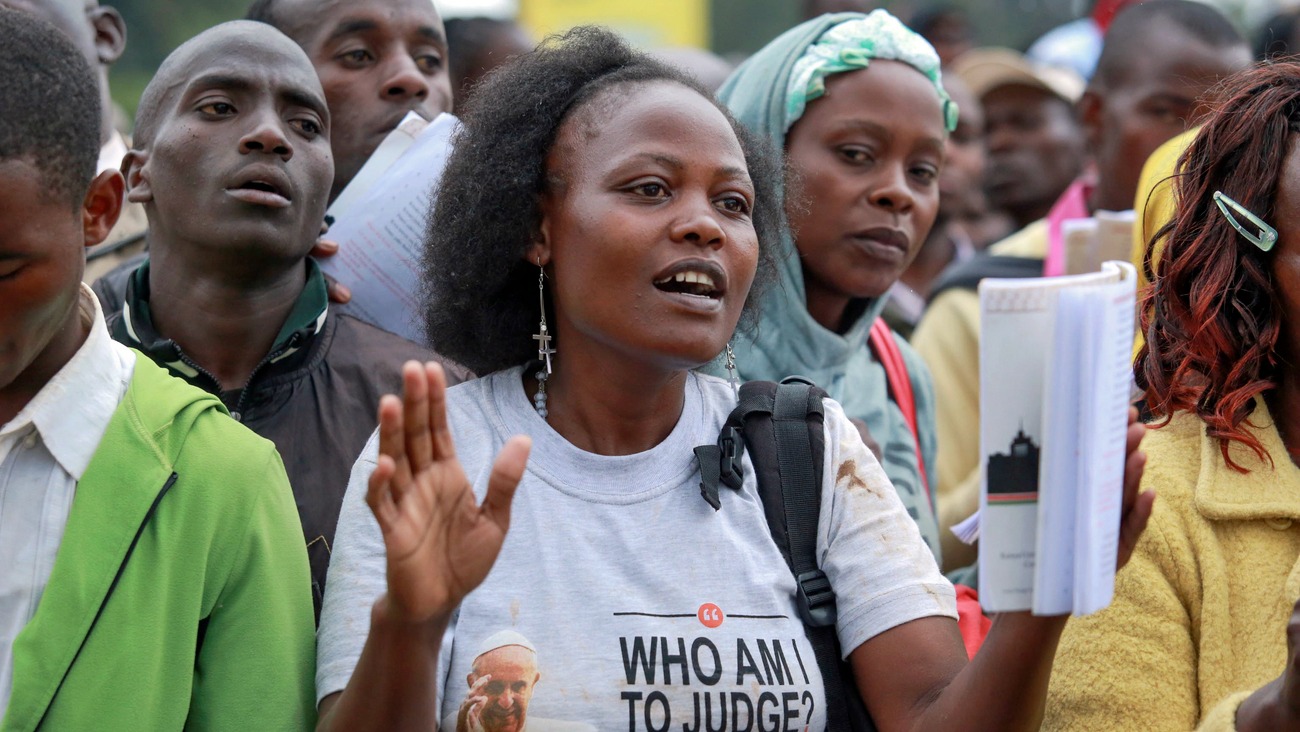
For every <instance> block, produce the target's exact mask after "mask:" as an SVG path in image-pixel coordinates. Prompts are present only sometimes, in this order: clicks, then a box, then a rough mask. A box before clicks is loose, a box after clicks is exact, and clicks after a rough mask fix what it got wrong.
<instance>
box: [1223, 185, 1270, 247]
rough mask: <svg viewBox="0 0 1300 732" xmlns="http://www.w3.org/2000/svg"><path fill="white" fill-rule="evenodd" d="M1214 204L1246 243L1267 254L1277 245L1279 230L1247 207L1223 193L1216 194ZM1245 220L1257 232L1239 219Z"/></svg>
mask: <svg viewBox="0 0 1300 732" xmlns="http://www.w3.org/2000/svg"><path fill="white" fill-rule="evenodd" d="M1214 203H1215V205H1217V206H1218V207H1219V210H1220V211H1222V212H1223V217H1224V218H1226V219H1227V220H1228V224H1229V225H1230V226H1232V228H1234V229H1236V230H1237V233H1238V234H1241V235H1242V236H1243V237H1244V238H1245V239H1246V241H1248V242H1250V243H1251V244H1254V245H1255V246H1257V247H1259V249H1260V251H1264V252H1267V251H1269V250H1270V249H1272V248H1273V245H1274V244H1276V243H1277V229H1274V228H1273V227H1272V226H1269V225H1268V224H1266V223H1264V220H1263V219H1261V218H1260V217H1258V216H1256V215H1255V214H1253V213H1251V212H1250V210H1249V209H1247V208H1246V207H1245V206H1243V205H1241V204H1240V203H1237V202H1236V201H1234V200H1232V199H1231V198H1228V197H1227V196H1225V195H1223V191H1215V192H1214ZM1238 216H1240V217H1241V218H1244V219H1245V220H1246V221H1247V222H1248V223H1249V224H1250V225H1251V226H1253V227H1255V229H1256V231H1252V230H1251V229H1250V228H1249V227H1247V225H1246V224H1243V223H1242V222H1241V221H1240V220H1239V219H1238V218H1237V217H1238Z"/></svg>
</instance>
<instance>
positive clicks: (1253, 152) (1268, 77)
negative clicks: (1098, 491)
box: [1135, 63, 1300, 472]
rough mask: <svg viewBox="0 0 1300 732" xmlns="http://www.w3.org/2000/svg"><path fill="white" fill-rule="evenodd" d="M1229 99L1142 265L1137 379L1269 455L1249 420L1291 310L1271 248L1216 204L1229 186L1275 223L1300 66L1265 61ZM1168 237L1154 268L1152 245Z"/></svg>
mask: <svg viewBox="0 0 1300 732" xmlns="http://www.w3.org/2000/svg"><path fill="white" fill-rule="evenodd" d="M1223 91H1224V93H1223V96H1222V98H1224V99H1226V101H1225V102H1224V103H1223V105H1222V106H1221V107H1220V108H1219V109H1218V110H1217V111H1216V112H1215V113H1214V114H1213V115H1212V116H1211V117H1210V118H1209V119H1208V120H1207V122H1206V124H1205V126H1204V127H1203V128H1202V129H1201V132H1200V133H1199V134H1198V135H1197V137H1196V140H1195V141H1194V142H1193V143H1192V145H1191V147H1189V148H1188V150H1187V152H1186V153H1184V154H1183V157H1182V158H1181V159H1179V161H1178V170H1179V173H1178V174H1177V176H1176V181H1175V191H1176V200H1177V201H1178V202H1179V205H1178V209H1177V212H1176V213H1175V215H1174V219H1173V220H1172V221H1170V222H1169V223H1167V224H1165V226H1163V227H1162V228H1161V229H1160V231H1158V232H1156V235H1155V236H1154V237H1153V238H1152V240H1151V242H1149V243H1148V244H1147V251H1146V257H1145V260H1144V263H1143V268H1144V269H1145V270H1146V273H1147V277H1148V278H1150V280H1151V281H1152V282H1153V283H1154V284H1153V285H1152V288H1151V291H1150V293H1149V294H1148V296H1147V297H1146V298H1144V300H1143V303H1142V313H1141V316H1142V321H1141V322H1142V329H1143V331H1144V332H1145V334H1146V343H1145V344H1144V345H1143V346H1142V349H1141V350H1140V351H1139V352H1138V360H1137V365H1136V368H1135V376H1136V379H1137V383H1138V386H1139V388H1141V389H1143V390H1144V391H1145V392H1146V399H1147V405H1148V407H1149V408H1150V409H1151V411H1152V412H1153V413H1154V414H1155V415H1157V416H1159V417H1162V418H1163V422H1162V423H1161V424H1162V425H1163V424H1168V422H1169V419H1170V418H1171V417H1172V416H1173V415H1174V413H1176V412H1178V411H1180V410H1186V411H1191V412H1195V413H1196V414H1197V415H1198V416H1199V417H1200V418H1201V419H1202V420H1204V422H1205V423H1206V425H1207V432H1208V434H1209V435H1210V436H1211V437H1214V438H1216V439H1217V440H1218V441H1219V447H1220V449H1221V450H1222V451H1223V458H1224V461H1225V462H1226V463H1227V464H1228V465H1229V466H1230V467H1232V468H1233V469H1235V470H1239V471H1242V472H1245V469H1244V468H1242V467H1241V466H1240V465H1238V464H1237V463H1236V462H1234V461H1233V459H1232V456H1231V455H1230V454H1229V446H1230V444H1231V443H1232V442H1238V443H1241V444H1242V445H1244V446H1245V447H1248V448H1249V449H1251V450H1252V451H1253V452H1254V453H1255V454H1256V455H1258V456H1259V457H1260V459H1266V460H1270V461H1271V457H1270V456H1269V455H1268V454H1267V453H1266V451H1265V450H1264V447H1263V445H1261V444H1260V442H1259V440H1258V439H1256V438H1255V437H1254V436H1253V435H1251V434H1250V433H1249V432H1247V431H1246V430H1245V429H1244V427H1243V422H1245V421H1246V418H1247V417H1249V416H1250V415H1251V413H1252V412H1254V410H1255V398H1256V397H1257V396H1259V395H1261V394H1264V393H1265V392H1267V391H1269V390H1271V389H1273V388H1275V387H1276V386H1277V378H1276V376H1277V367H1278V353H1277V350H1278V338H1279V336H1280V334H1281V331H1282V318H1283V317H1285V315H1286V314H1285V313H1284V312H1282V309H1281V307H1280V305H1279V303H1278V300H1277V297H1276V294H1275V292H1274V286H1273V276H1272V267H1271V262H1270V255H1269V254H1267V253H1265V252H1262V251H1260V250H1259V249H1257V248H1256V247H1255V246H1254V245H1252V244H1251V243H1250V242H1248V241H1246V240H1245V239H1244V238H1242V237H1241V236H1240V235H1239V234H1238V233H1237V232H1236V231H1235V230H1234V229H1233V228H1232V226H1231V225H1229V223H1228V222H1227V220H1226V219H1225V218H1224V217H1223V215H1222V214H1221V213H1220V212H1219V211H1218V210H1217V209H1216V207H1215V204H1214V201H1213V196H1214V192H1215V191H1216V190H1217V191H1223V193H1224V194H1226V195H1227V196H1229V197H1231V198H1233V199H1235V200H1236V201H1238V202H1240V203H1241V204H1242V205H1243V206H1245V207H1246V208H1247V209H1249V210H1250V211H1252V212H1254V213H1255V215H1257V216H1259V217H1260V218H1262V219H1264V220H1265V221H1271V220H1272V218H1273V200H1274V198H1275V197H1276V194H1277V187H1278V180H1279V178H1280V177H1281V173H1282V168H1283V164H1284V163H1285V160H1286V155H1287V151H1288V149H1289V147H1290V145H1291V144H1292V135H1293V133H1295V132H1296V131H1297V130H1298V129H1300V64H1297V63H1273V64H1266V65H1261V66H1258V67H1256V68H1253V69H1251V70H1249V71H1246V72H1243V73H1242V74H1239V75H1237V76H1235V77H1233V78H1232V79H1230V80H1228V81H1227V82H1226V84H1225V87H1224V90H1223ZM1162 238H1163V239H1164V240H1165V248H1164V252H1163V253H1162V254H1161V255H1160V259H1159V262H1158V264H1156V266H1155V268H1154V270H1155V271H1154V272H1153V271H1152V270H1153V267H1152V250H1153V245H1154V243H1155V242H1156V241H1158V240H1160V239H1162Z"/></svg>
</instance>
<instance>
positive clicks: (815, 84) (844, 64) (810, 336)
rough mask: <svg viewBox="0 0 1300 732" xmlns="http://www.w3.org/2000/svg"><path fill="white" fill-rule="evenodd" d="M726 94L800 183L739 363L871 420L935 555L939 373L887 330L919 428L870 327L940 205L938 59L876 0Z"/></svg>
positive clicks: (792, 39)
mask: <svg viewBox="0 0 1300 732" xmlns="http://www.w3.org/2000/svg"><path fill="white" fill-rule="evenodd" d="M718 96H719V98H720V99H721V100H722V102H723V103H724V104H726V105H727V106H728V107H729V108H730V109H731V111H732V113H733V114H734V115H735V116H736V118H737V119H739V120H740V122H741V123H742V124H744V125H745V126H747V127H749V129H750V130H752V131H754V132H755V133H757V134H759V135H761V136H763V137H766V138H767V139H768V140H770V141H771V143H772V144H773V146H775V147H776V148H777V149H783V150H785V152H786V156H787V161H788V164H789V166H790V168H791V170H792V172H793V174H794V180H795V188H796V190H795V191H791V192H790V197H791V201H790V202H789V203H788V204H787V209H788V210H789V213H788V215H789V218H790V223H791V228H792V229H793V230H794V232H795V233H794V238H793V239H792V240H788V241H787V242H785V244H786V252H787V254H788V256H783V257H781V258H780V260H779V265H778V266H779V270H780V276H781V285H780V286H779V287H774V288H772V289H771V291H770V292H769V293H768V295H767V297H766V298H765V300H764V301H763V303H762V307H761V309H760V312H761V320H760V322H759V324H758V327H757V329H756V330H754V331H753V332H750V333H737V335H736V339H735V341H734V343H733V347H734V350H735V362H736V368H737V370H738V372H739V375H740V376H741V377H742V378H744V379H768V380H779V379H781V378H784V377H786V376H789V375H792V374H798V375H801V376H805V377H808V378H811V379H812V380H813V381H814V382H816V383H817V385H818V386H821V387H822V388H824V389H826V391H827V392H829V393H830V395H831V397H832V398H834V399H836V400H837V401H839V402H840V403H841V404H842V405H843V406H844V411H845V413H846V414H847V415H848V416H849V417H850V418H852V419H854V420H855V422H858V423H859V425H860V426H861V425H862V424H865V426H866V428H867V430H868V431H869V433H870V436H871V437H872V438H873V439H874V440H875V441H876V442H877V443H878V445H879V447H880V449H879V451H878V457H879V458H880V462H881V464H882V465H883V467H884V469H885V473H886V474H887V475H888V476H889V479H890V481H891V482H892V483H893V484H894V487H895V488H896V489H897V490H898V493H899V496H900V497H901V498H902V500H903V504H904V505H905V506H906V507H907V510H908V513H910V514H911V516H912V518H913V519H914V520H915V521H916V523H917V525H918V526H919V528H920V529H921V535H922V537H923V538H924V539H925V542H926V544H927V545H929V547H930V550H931V551H932V552H933V553H934V555H935V558H936V560H937V559H939V527H938V522H937V521H936V518H935V507H934V502H933V500H932V498H931V497H930V492H929V488H928V486H927V485H926V476H933V475H935V451H936V439H935V426H934V389H933V386H932V384H931V380H930V373H929V371H928V370H927V369H926V367H925V365H924V363H922V362H921V359H920V357H918V356H917V355H916V354H915V352H913V351H912V349H911V348H910V347H909V346H908V345H907V343H906V342H905V341H904V340H903V339H902V338H899V337H895V336H892V335H891V336H889V337H890V338H893V339H894V341H895V344H896V346H897V350H898V351H899V352H901V356H902V361H903V363H904V364H905V365H906V373H907V376H908V377H909V378H908V380H910V382H911V388H912V394H913V396H914V401H915V419H916V430H915V436H914V432H913V429H912V427H911V426H910V425H909V423H908V419H909V417H910V416H911V415H910V414H905V413H904V411H903V410H902V409H900V407H899V403H898V401H897V400H896V399H891V398H890V391H889V384H888V381H887V379H886V371H885V367H884V366H883V365H882V363H881V361H880V359H879V358H878V357H877V355H876V354H874V353H873V351H872V349H871V347H870V346H869V345H868V338H869V334H870V332H871V329H872V326H873V324H874V323H875V321H876V319H877V318H878V316H879V315H880V313H881V311H882V310H884V307H885V299H886V293H887V292H888V291H889V288H890V286H891V285H893V284H894V282H896V281H897V280H898V278H899V276H901V275H902V273H903V271H904V270H905V269H907V265H908V264H910V263H911V261H912V259H913V258H914V257H915V256H916V253H917V252H918V251H919V250H920V248H921V245H922V243H923V242H924V241H925V238H926V236H927V235H928V234H929V232H930V227H931V226H932V225H933V224H934V218H935V215H936V213H937V212H938V206H939V185H938V173H939V168H940V166H941V165H942V163H943V154H944V144H945V140H946V139H947V134H948V131H949V130H951V129H952V128H953V127H954V126H955V124H956V120H957V109H956V105H954V104H953V103H952V101H951V100H950V99H949V98H948V94H947V92H945V91H944V89H943V86H942V84H941V83H940V77H939V57H938V55H937V54H936V53H935V51H934V49H933V48H932V47H931V46H930V44H929V43H927V42H926V41H925V39H923V38H921V37H920V36H919V35H917V34H916V33H913V32H912V31H911V30H908V29H907V28H906V27H905V26H904V25H903V24H902V23H901V22H899V21H898V19H897V18H895V17H894V16H892V15H890V14H889V13H887V12H885V11H883V10H877V11H875V12H873V13H871V14H870V15H861V14H858V13H839V14H834V15H824V16H822V17H820V18H816V19H813V20H810V21H808V22H806V23H803V24H802V25H799V26H797V27H795V28H794V29H792V30H790V31H788V32H786V33H785V34H783V35H781V36H780V37H779V38H777V39H776V40H774V41H772V42H771V43H769V44H767V46H765V47H764V48H763V49H762V50H760V51H759V52H758V53H756V54H755V55H754V56H753V57H752V58H750V59H749V60H748V61H746V62H745V64H744V65H742V66H741V67H740V68H739V69H737V70H736V72H735V73H734V74H733V75H732V76H731V78H730V79H728V80H727V83H726V84H725V85H723V87H722V89H721V90H720V91H719V92H718ZM796 252H797V254H798V256H794V255H795V253H796ZM909 411H910V410H909ZM918 441H919V443H920V444H919V445H918V444H917V442H918Z"/></svg>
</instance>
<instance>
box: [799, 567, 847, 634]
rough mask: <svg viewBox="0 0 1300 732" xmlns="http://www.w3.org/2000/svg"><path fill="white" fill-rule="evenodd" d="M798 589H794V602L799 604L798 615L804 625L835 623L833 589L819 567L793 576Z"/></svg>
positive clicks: (815, 626)
mask: <svg viewBox="0 0 1300 732" xmlns="http://www.w3.org/2000/svg"><path fill="white" fill-rule="evenodd" d="M795 583H796V584H797V585H798V589H796V590H795V598H796V602H795V604H796V605H798V606H799V617H800V618H802V619H803V622H804V625H807V626H810V627H814V628H824V627H827V626H833V625H835V618H836V616H837V614H838V613H837V611H836V608H835V591H834V590H833V589H831V581H830V578H828V577H827V576H826V573H825V572H823V571H821V570H820V569H814V570H813V571H811V572H804V573H803V574H801V575H799V576H798V577H796V578H795Z"/></svg>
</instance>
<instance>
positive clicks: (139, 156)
mask: <svg viewBox="0 0 1300 732" xmlns="http://www.w3.org/2000/svg"><path fill="white" fill-rule="evenodd" d="M148 159H149V153H147V152H144V151H143V150H128V151H127V153H126V157H124V158H122V168H121V171H122V175H123V176H124V177H125V178H126V200H128V201H130V202H131V203H148V202H150V201H152V200H153V189H152V188H150V187H149V176H148V174H147V173H145V171H144V166H145V163H146V162H147V161H148Z"/></svg>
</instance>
